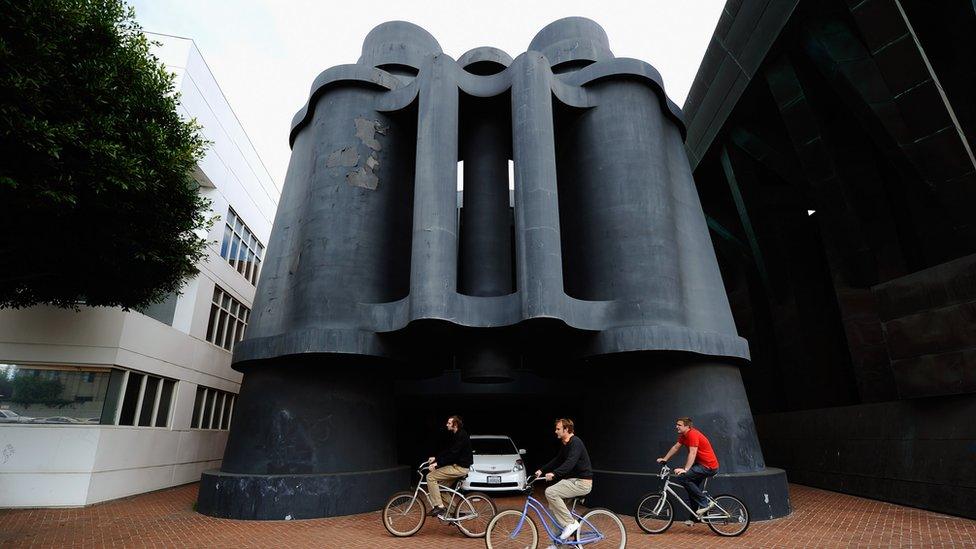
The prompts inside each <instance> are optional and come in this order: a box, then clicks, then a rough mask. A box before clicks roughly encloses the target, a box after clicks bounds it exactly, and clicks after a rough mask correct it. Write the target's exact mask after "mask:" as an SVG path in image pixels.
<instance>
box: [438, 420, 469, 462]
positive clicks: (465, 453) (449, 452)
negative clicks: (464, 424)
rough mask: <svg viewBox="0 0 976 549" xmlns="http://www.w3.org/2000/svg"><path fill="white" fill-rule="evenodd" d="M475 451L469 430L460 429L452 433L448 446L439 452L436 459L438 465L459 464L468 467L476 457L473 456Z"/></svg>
mask: <svg viewBox="0 0 976 549" xmlns="http://www.w3.org/2000/svg"><path fill="white" fill-rule="evenodd" d="M473 453H474V452H473V451H472V450H471V437H469V436H468V432H467V431H465V430H464V429H458V430H457V432H456V433H454V434H452V435H451V442H450V444H449V445H448V447H447V448H446V449H444V450H443V451H441V452H440V453H439V454H437V456H435V459H436V460H437V466H438V467H445V466H447V465H457V466H458V467H464V468H465V469H468V468H470V467H471V464H472V463H473V462H474V458H473V457H471V456H472V454H473Z"/></svg>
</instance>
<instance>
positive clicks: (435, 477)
mask: <svg viewBox="0 0 976 549" xmlns="http://www.w3.org/2000/svg"><path fill="white" fill-rule="evenodd" d="M463 425H464V422H462V421H461V418H460V417H458V416H451V417H449V418H447V430H448V431H450V432H451V441H450V443H449V444H448V446H447V448H446V449H445V450H443V451H442V452H441V453H439V454H437V455H436V456H431V457H430V459H428V460H427V461H428V462H429V463H430V472H429V473H427V488H428V491H429V492H430V503H431V505H433V509H431V510H430V513H429V514H430V516H436V515H442V514H444V511H445V509H444V502H443V501H442V500H441V492H440V485H439V483H441V482H447V481H451V480H454V479H458V478H463V477H464V475H467V474H468V468H469V467H471V464H472V463H473V462H474V458H473V457H472V454H473V453H474V452H473V451H472V450H471V437H470V436H468V432H467V431H465V430H464V429H462V428H461V427H462V426H463Z"/></svg>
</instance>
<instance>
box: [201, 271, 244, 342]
mask: <svg viewBox="0 0 976 549" xmlns="http://www.w3.org/2000/svg"><path fill="white" fill-rule="evenodd" d="M250 314H251V310H250V309H248V308H247V307H245V306H244V305H243V304H241V302H240V301H237V300H236V299H234V298H233V297H231V296H230V295H229V294H228V293H227V292H225V291H224V290H222V289H221V288H220V286H214V293H213V301H212V302H211V304H210V321H209V322H208V324H207V341H209V342H210V343H213V344H214V345H219V346H221V347H223V348H224V349H227V350H228V351H233V350H234V344H235V343H237V342H238V341H240V340H242V339H244V328H247V319H248V317H249V316H250Z"/></svg>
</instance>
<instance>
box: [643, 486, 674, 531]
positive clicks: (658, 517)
mask: <svg viewBox="0 0 976 549" xmlns="http://www.w3.org/2000/svg"><path fill="white" fill-rule="evenodd" d="M634 518H635V519H637V526H640V529H641V530H643V531H645V532H647V533H648V534H660V533H661V532H664V531H665V530H667V529H668V528H670V527H671V524H672V523H673V522H674V509H672V507H671V502H670V501H668V500H667V499H665V500H664V501H663V502H662V501H661V494H651V495H649V496H646V497H645V498H644V499H642V500H641V502H640V503H639V504H638V505H637V514H636V515H634Z"/></svg>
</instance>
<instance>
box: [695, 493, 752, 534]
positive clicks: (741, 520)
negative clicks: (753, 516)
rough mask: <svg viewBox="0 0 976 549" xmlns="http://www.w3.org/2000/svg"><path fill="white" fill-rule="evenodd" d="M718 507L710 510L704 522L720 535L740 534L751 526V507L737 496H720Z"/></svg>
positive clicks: (717, 501) (703, 519)
mask: <svg viewBox="0 0 976 549" xmlns="http://www.w3.org/2000/svg"><path fill="white" fill-rule="evenodd" d="M715 503H716V504H717V507H715V508H713V509H711V510H709V511H708V513H706V514H705V516H704V517H702V522H704V523H706V524H708V527H709V528H711V529H712V531H713V532H715V533H716V534H718V535H720V536H728V537H734V536H740V535H742V533H743V532H745V531H746V528H748V527H749V509H747V508H746V504H745V503H742V500H740V499H739V498H737V497H735V496H729V495H725V496H718V497H717V498H715Z"/></svg>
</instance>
